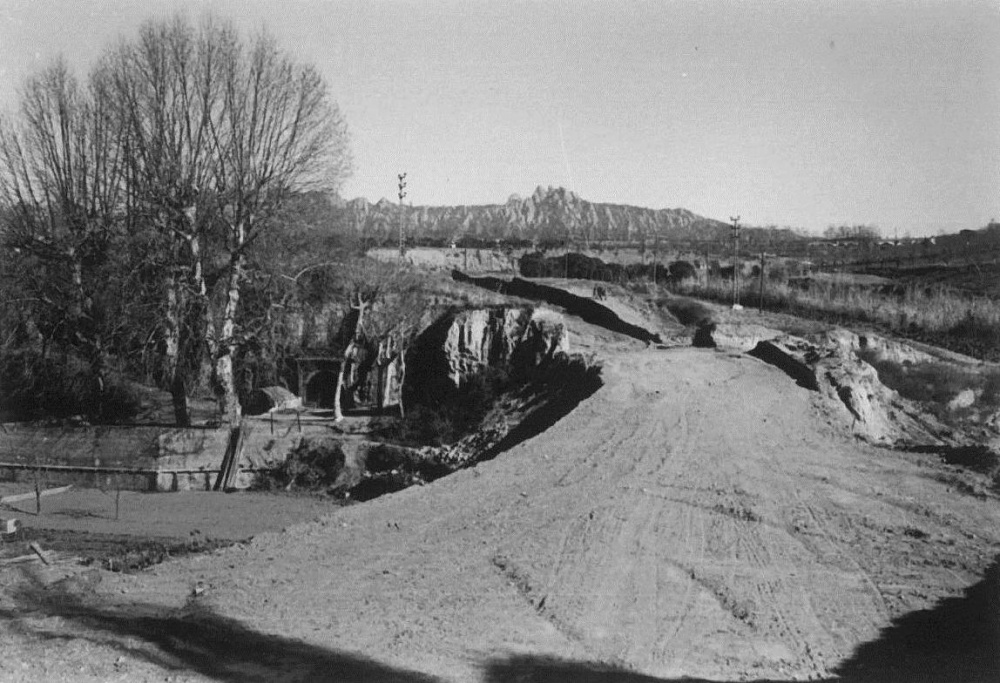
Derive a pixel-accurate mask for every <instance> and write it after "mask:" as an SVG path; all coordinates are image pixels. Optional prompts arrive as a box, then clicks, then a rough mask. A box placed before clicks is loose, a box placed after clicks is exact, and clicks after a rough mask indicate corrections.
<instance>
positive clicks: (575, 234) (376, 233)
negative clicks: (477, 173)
mask: <svg viewBox="0 0 1000 683" xmlns="http://www.w3.org/2000/svg"><path fill="white" fill-rule="evenodd" d="M343 208H344V209H345V210H346V214H347V216H346V218H347V220H348V223H349V224H350V225H351V226H352V227H354V229H356V230H358V231H359V232H360V233H361V234H362V235H364V236H365V237H370V238H373V239H376V240H385V241H389V240H392V239H393V237H394V236H395V235H398V231H399V222H400V207H399V205H398V204H396V203H394V202H391V201H389V200H388V199H381V200H379V201H378V202H376V203H374V204H372V203H370V202H368V201H367V200H365V199H363V198H359V199H352V200H350V201H348V202H346V203H345V204H344V207H343ZM403 210H404V211H405V220H406V231H407V234H408V236H409V238H410V239H416V240H440V241H443V242H450V241H453V240H456V239H459V238H461V237H463V236H470V237H477V238H480V239H489V240H493V239H503V240H538V241H542V242H544V241H554V242H562V241H565V240H569V241H572V242H584V241H595V242H597V241H615V242H640V241H643V240H646V241H650V242H651V241H654V240H656V239H657V237H659V238H660V239H664V240H718V239H725V238H726V237H727V235H728V234H729V230H730V226H729V224H727V223H723V222H721V221H718V220H714V219H711V218H705V217H704V216H699V215H697V214H695V213H692V212H691V211H688V210H687V209H646V208H641V207H637V206H628V205H624V204H602V203H596V202H588V201H586V200H584V199H581V198H580V197H579V196H577V195H576V194H575V193H574V192H571V191H570V190H566V189H564V188H561V187H558V188H553V187H548V188H543V187H540V186H539V187H538V188H537V189H536V190H535V192H534V193H533V194H532V195H531V196H529V197H523V198H522V197H519V196H518V195H512V196H511V197H510V199H508V200H507V202H506V203H504V204H487V205H480V206H405V207H403Z"/></svg>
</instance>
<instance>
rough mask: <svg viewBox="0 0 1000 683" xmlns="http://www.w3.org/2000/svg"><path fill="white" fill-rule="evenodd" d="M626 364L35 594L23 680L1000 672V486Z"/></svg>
mask: <svg viewBox="0 0 1000 683" xmlns="http://www.w3.org/2000/svg"><path fill="white" fill-rule="evenodd" d="M603 377H604V380H605V386H604V387H603V388H602V389H600V390H599V391H598V392H597V393H595V394H594V395H593V396H591V397H590V398H588V399H586V400H585V401H584V402H583V403H581V404H580V405H579V406H578V408H577V409H576V410H575V411H573V412H572V413H571V414H570V415H569V416H567V417H566V418H564V419H563V420H562V421H560V422H559V423H558V424H556V425H555V426H554V427H552V428H551V429H549V430H548V431H546V432H545V433H543V434H541V435H539V436H537V437H535V438H534V439H531V440H529V441H526V442H524V443H522V444H520V445H518V446H516V447H515V448H513V449H511V450H510V451H508V452H506V453H504V454H502V455H500V456H499V457H497V458H496V459H495V460H493V461H490V462H487V463H483V464H480V465H479V466H477V467H476V468H474V469H471V470H466V471H462V472H459V473H457V474H455V475H452V476H449V477H446V478H444V479H441V480H439V481H437V482H435V483H433V484H430V485H428V486H425V487H421V488H414V489H409V490H406V491H403V492H400V493H398V494H394V495H391V496H385V497H383V498H380V499H377V500H375V501H372V502H370V503H366V504H363V505H357V506H352V507H348V508H344V509H341V510H339V511H337V512H335V513H334V514H331V515H329V516H327V517H325V518H323V519H322V520H320V521H317V522H314V523H310V524H306V525H302V526H297V527H294V528H292V529H290V530H289V531H287V532H285V533H280V534H278V533H276V534H264V535H262V536H260V537H258V538H257V539H255V540H254V541H253V542H252V543H251V544H249V545H248V546H239V547H234V548H230V549H226V550H223V551H219V552H217V553H214V554H212V555H207V556H201V557H193V558H189V559H185V560H182V561H177V562H172V563H169V564H165V565H161V566H160V567H158V568H156V569H155V570H154V571H152V572H150V573H146V574H142V575H136V576H121V575H110V574H105V573H101V574H100V576H99V577H91V578H90V579H88V581H90V583H88V584H85V585H83V586H82V587H81V586H80V585H78V584H77V583H73V584H70V585H69V586H67V585H66V584H65V583H63V584H53V585H50V586H49V587H48V588H47V589H44V588H39V589H38V590H37V591H34V592H28V593H26V594H21V595H16V594H9V593H8V594H7V595H5V597H4V600H3V609H4V610H5V612H6V616H7V619H6V620H5V621H4V629H3V632H2V633H0V637H2V638H3V640H2V641H0V642H2V643H3V645H0V680H123V681H124V680H128V681H133V680H150V681H152V680H164V679H165V678H168V679H169V680H177V681H184V680H204V679H217V680H260V681H265V680H266V681H280V680H287V681H292V680H333V681H429V680H447V681H491V682H495V681H515V680H518V681H533V680H546V681H549V680H557V681H579V680H591V681H622V680H624V681H649V680H674V679H678V678H681V677H691V678H695V679H697V678H705V679H713V680H802V679H808V678H828V677H834V676H836V675H838V674H842V675H843V676H845V677H846V679H847V680H899V681H904V680H906V681H909V680H998V679H997V676H998V675H1000V660H998V654H997V652H998V648H997V647H993V649H992V650H991V649H990V648H989V647H988V646H989V645H990V644H991V643H992V644H993V645H994V646H996V645H1000V630H996V625H995V622H991V621H989V618H988V616H983V614H987V613H981V612H977V610H979V609H981V605H982V604H986V605H989V604H990V603H989V600H993V599H995V598H996V590H995V584H993V583H990V584H987V583H985V582H983V581H981V577H982V575H983V573H984V572H985V571H986V570H987V568H988V567H989V566H990V565H991V564H993V563H994V562H995V561H996V560H995V558H996V556H997V555H998V553H1000V504H998V501H997V499H996V498H995V497H988V498H985V499H984V498H977V497H972V496H969V495H963V494H961V493H959V492H957V491H955V490H954V488H953V487H954V484H955V479H954V477H956V476H958V475H955V474H954V473H952V472H950V471H949V470H947V469H946V468H945V467H943V466H941V465H939V464H937V463H935V462H933V461H932V460H931V459H930V458H929V457H927V456H917V455H913V454H905V453H894V452H890V451H885V450H877V449H874V448H871V447H868V446H865V445H863V444H860V443H858V442H855V441H852V440H850V439H849V438H847V437H845V436H843V435H841V434H839V433H837V432H836V431H835V430H834V429H833V427H832V426H831V425H830V424H829V423H828V422H827V421H826V419H825V416H824V413H823V411H822V410H821V409H820V408H819V407H817V406H816V404H815V403H814V398H815V397H814V395H813V394H811V393H810V392H809V391H808V390H806V389H803V388H801V387H798V386H797V385H796V384H795V383H794V382H793V381H791V380H790V379H789V378H788V377H787V376H785V375H784V374H782V373H781V372H780V371H778V370H776V369H775V368H773V367H771V366H768V365H766V364H764V363H762V362H760V361H758V360H756V359H753V358H749V357H746V356H737V355H734V354H728V353H724V352H719V351H711V350H699V349H692V348H676V349H669V350H657V349H645V348H641V345H632V346H631V347H630V348H628V349H623V348H622V347H621V346H615V347H612V349H611V350H608V351H606V355H605V360H604V372H603ZM98 578H103V580H102V581H100V582H99V583H97V580H98ZM50 582H51V577H50V578H46V576H44V575H43V574H40V575H39V576H38V577H37V583H38V585H39V586H44V585H46V584H49V583H50ZM91 584H93V585H91ZM984 595H985V596H986V598H985V603H984ZM46 598H51V599H50V600H48V602H46ZM939 601H940V602H939ZM994 616H995V615H994ZM930 634H933V636H931V635H930ZM67 638H69V640H66V639H67ZM991 639H992V641H991ZM984 643H985V645H984ZM22 664H23V666H22ZM647 676H649V677H652V678H647Z"/></svg>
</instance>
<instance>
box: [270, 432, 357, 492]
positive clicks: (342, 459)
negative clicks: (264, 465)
mask: <svg viewBox="0 0 1000 683" xmlns="http://www.w3.org/2000/svg"><path fill="white" fill-rule="evenodd" d="M345 463H346V456H345V455H344V450H343V448H341V445H340V442H339V441H336V440H334V439H303V440H302V442H301V443H300V444H299V445H298V446H296V447H295V449H294V450H292V452H291V453H289V454H288V457H287V458H285V460H284V462H282V463H281V464H280V465H279V466H278V467H276V468H274V469H273V470H270V471H268V472H266V473H263V474H261V475H260V476H258V478H257V480H256V482H254V488H255V489H258V490H265V491H268V490H275V489H283V490H286V491H292V490H304V491H311V490H316V489H321V488H324V487H328V486H332V485H333V484H334V483H335V482H336V481H337V477H338V476H340V473H341V472H342V471H343V469H344V465H345Z"/></svg>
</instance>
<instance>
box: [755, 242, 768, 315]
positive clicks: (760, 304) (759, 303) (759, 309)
mask: <svg viewBox="0 0 1000 683" xmlns="http://www.w3.org/2000/svg"><path fill="white" fill-rule="evenodd" d="M765 265H766V262H765V256H764V252H760V294H759V295H758V297H757V312H758V313H760V314H763V313H764V267H765Z"/></svg>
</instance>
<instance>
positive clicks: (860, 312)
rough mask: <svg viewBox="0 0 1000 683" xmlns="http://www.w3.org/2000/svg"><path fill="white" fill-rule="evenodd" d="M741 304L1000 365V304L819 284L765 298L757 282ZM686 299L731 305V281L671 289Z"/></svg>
mask: <svg viewBox="0 0 1000 683" xmlns="http://www.w3.org/2000/svg"><path fill="white" fill-rule="evenodd" d="M741 284H742V286H741V287H740V294H739V296H740V301H741V303H743V305H744V306H747V307H761V306H762V307H763V308H764V309H766V310H768V311H774V312H778V313H788V314H791V315H795V316H799V317H803V318H811V319H814V320H821V321H824V322H829V323H833V324H841V325H846V324H852V323H863V324H867V325H871V326H873V327H875V328H877V329H880V330H883V331H885V332H888V333H890V334H893V335H896V336H899V337H904V338H908V339H914V340H918V341H923V342H927V343H930V344H934V345H937V346H941V347H944V348H948V349H951V350H953V351H957V352H959V353H964V354H967V355H970V356H974V357H977V358H981V359H983V360H994V361H995V360H1000V302H998V301H996V300H993V299H987V298H972V297H968V296H964V295H961V294H958V293H955V292H953V291H949V290H945V289H941V288H933V287H931V288H928V287H921V286H916V285H911V286H908V287H905V288H898V287H897V288H889V289H887V290H885V291H883V290H882V289H880V288H878V287H872V286H859V285H857V284H853V283H851V282H844V281H838V280H825V279H814V280H810V281H808V282H802V283H800V284H799V285H797V286H796V285H794V284H789V283H788V282H774V281H769V282H767V284H766V285H765V287H764V292H763V295H761V292H760V289H759V287H758V282H757V281H756V280H747V279H744V280H743V281H742V283H741ZM670 288H671V290H672V291H674V292H676V293H678V294H683V295H687V296H693V297H698V298H702V299H708V300H712V301H718V302H722V303H729V302H731V301H732V295H733V292H732V280H731V279H722V278H707V279H705V280H698V279H688V280H683V281H680V282H676V283H672V284H671V285H670Z"/></svg>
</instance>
